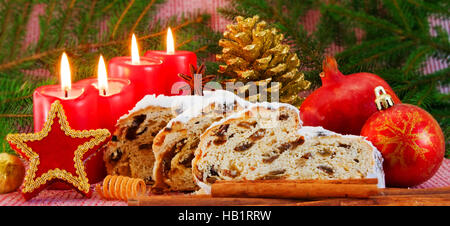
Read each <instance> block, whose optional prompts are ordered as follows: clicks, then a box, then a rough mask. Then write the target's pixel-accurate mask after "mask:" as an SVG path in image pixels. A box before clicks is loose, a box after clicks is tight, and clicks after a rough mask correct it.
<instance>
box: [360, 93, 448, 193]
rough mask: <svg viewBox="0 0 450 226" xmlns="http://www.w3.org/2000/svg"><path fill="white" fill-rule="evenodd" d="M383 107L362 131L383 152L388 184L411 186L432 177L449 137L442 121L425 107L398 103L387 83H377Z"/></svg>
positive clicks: (442, 157) (380, 105)
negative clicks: (391, 94) (382, 84)
mask: <svg viewBox="0 0 450 226" xmlns="http://www.w3.org/2000/svg"><path fill="white" fill-rule="evenodd" d="M375 93H376V96H377V98H376V103H377V104H376V105H377V106H378V109H379V111H378V112H376V113H374V114H373V115H372V116H371V117H370V118H369V119H368V120H367V122H366V123H365V125H364V127H363V128H362V130H361V135H362V136H365V137H367V139H368V140H370V141H371V142H372V143H373V144H374V145H375V147H377V148H378V150H379V151H380V152H381V154H382V155H383V158H384V162H383V168H384V173H385V177H386V185H388V186H392V187H409V186H415V185H418V184H421V183H423V182H425V181H427V180H428V179H430V178H431V177H432V176H433V175H434V174H435V173H436V171H437V170H438V169H439V166H440V165H441V163H442V161H443V159H444V153H445V138H444V134H443V133H442V129H441V128H440V126H439V124H438V122H437V121H436V120H435V119H434V118H433V116H431V115H430V114H429V113H428V112H426V111H425V110H423V109H421V108H419V107H417V106H414V105H410V104H394V101H392V99H391V97H390V95H388V94H387V93H386V92H385V91H384V89H383V87H381V86H380V87H377V88H376V89H375Z"/></svg>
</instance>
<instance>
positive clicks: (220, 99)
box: [167, 90, 251, 127]
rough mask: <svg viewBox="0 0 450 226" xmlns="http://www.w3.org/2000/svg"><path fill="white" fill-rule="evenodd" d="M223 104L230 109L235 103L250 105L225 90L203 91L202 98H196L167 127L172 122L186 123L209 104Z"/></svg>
mask: <svg viewBox="0 0 450 226" xmlns="http://www.w3.org/2000/svg"><path fill="white" fill-rule="evenodd" d="M213 103H215V104H217V105H224V106H225V107H226V108H230V109H232V108H233V107H234V106H235V105H236V104H238V105H239V106H241V107H243V108H246V107H248V106H250V105H251V103H250V102H248V101H246V100H244V99H242V98H240V97H239V96H237V95H235V94H234V93H232V92H229V91H226V90H216V91H204V96H203V98H200V99H198V100H197V99H196V103H195V104H194V105H192V106H191V107H190V108H188V109H186V110H185V111H184V112H183V113H182V114H180V115H178V116H177V117H175V118H174V119H172V120H170V122H169V123H168V124H167V127H171V126H172V124H173V123H174V122H182V123H186V122H188V121H189V120H190V119H192V118H195V117H197V116H199V115H201V114H202V113H203V111H204V108H205V107H207V106H208V105H210V104H213Z"/></svg>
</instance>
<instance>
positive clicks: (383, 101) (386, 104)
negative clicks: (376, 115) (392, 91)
mask: <svg viewBox="0 0 450 226" xmlns="http://www.w3.org/2000/svg"><path fill="white" fill-rule="evenodd" d="M374 91H375V104H376V105H377V109H378V110H379V111H381V110H383V109H388V108H390V107H392V106H394V101H392V98H391V95H389V94H387V93H386V90H384V87H383V86H377V87H375V89H374Z"/></svg>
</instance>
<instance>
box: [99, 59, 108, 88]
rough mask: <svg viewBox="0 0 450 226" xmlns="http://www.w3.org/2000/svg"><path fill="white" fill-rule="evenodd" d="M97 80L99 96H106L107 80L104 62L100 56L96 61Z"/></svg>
mask: <svg viewBox="0 0 450 226" xmlns="http://www.w3.org/2000/svg"><path fill="white" fill-rule="evenodd" d="M97 79H98V90H99V92H100V95H106V91H107V90H108V78H107V74H106V65H105V60H104V59H103V56H102V55H100V59H99V61H98V69H97Z"/></svg>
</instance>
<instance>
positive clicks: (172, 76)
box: [144, 28, 197, 95]
mask: <svg viewBox="0 0 450 226" xmlns="http://www.w3.org/2000/svg"><path fill="white" fill-rule="evenodd" d="M166 48H167V49H166V51H155V50H150V51H147V52H146V53H145V55H144V56H145V57H159V58H161V59H162V61H163V72H162V74H161V75H159V80H162V81H161V83H163V88H162V90H163V92H162V94H164V95H179V94H181V93H180V92H179V89H178V88H179V87H177V86H174V85H175V84H177V82H183V79H181V78H180V77H179V76H178V74H179V73H183V74H190V71H189V64H192V65H194V66H197V55H195V53H194V52H190V51H175V41H174V38H173V35H172V31H171V30H170V28H169V29H168V31H167V46H166ZM178 85H179V86H182V85H181V84H178Z"/></svg>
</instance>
